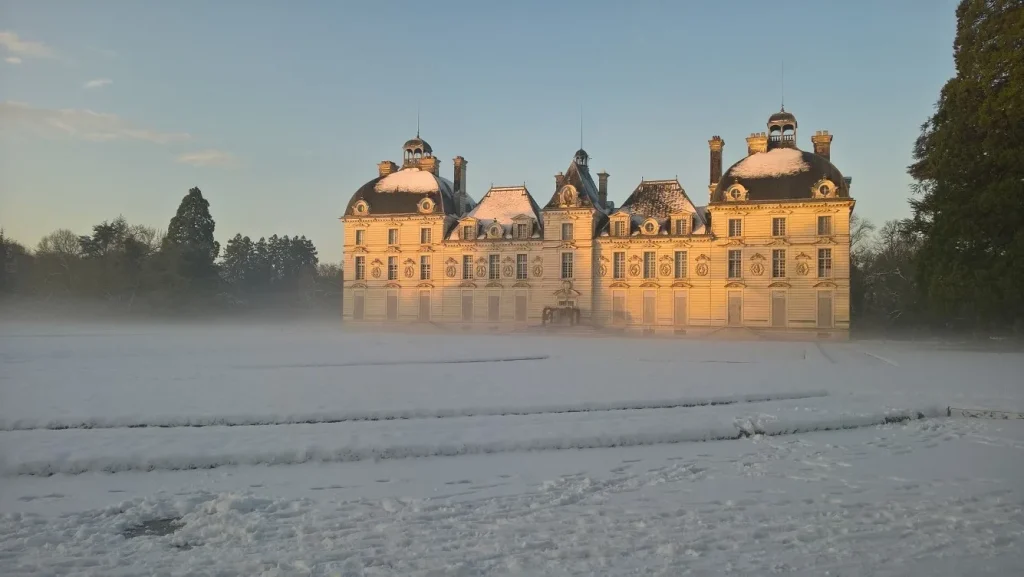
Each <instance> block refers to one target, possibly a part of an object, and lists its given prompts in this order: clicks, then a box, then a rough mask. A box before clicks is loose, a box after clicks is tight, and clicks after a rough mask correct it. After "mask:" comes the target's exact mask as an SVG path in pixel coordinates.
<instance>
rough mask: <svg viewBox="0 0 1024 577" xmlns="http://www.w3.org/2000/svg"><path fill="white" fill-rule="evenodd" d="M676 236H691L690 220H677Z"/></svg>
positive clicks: (684, 218) (685, 218)
mask: <svg viewBox="0 0 1024 577" xmlns="http://www.w3.org/2000/svg"><path fill="white" fill-rule="evenodd" d="M676 234H677V235H679V236H682V235H685V234H690V219H689V218H687V217H683V218H678V219H676Z"/></svg>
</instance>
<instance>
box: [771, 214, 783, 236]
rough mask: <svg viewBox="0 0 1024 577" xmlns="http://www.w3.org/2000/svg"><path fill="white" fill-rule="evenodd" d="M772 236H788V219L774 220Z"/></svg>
mask: <svg viewBox="0 0 1024 577" xmlns="http://www.w3.org/2000/svg"><path fill="white" fill-rule="evenodd" d="M772 236H786V219H785V218H784V217H781V216H777V217H775V218H773V219H772Z"/></svg>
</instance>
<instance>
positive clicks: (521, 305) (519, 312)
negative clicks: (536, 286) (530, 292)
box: [516, 294, 526, 322]
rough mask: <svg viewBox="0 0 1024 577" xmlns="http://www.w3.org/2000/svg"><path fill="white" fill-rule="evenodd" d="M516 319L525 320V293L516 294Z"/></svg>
mask: <svg viewBox="0 0 1024 577" xmlns="http://www.w3.org/2000/svg"><path fill="white" fill-rule="evenodd" d="M516 321H518V322H525V321H526V295H518V294H517V295H516Z"/></svg>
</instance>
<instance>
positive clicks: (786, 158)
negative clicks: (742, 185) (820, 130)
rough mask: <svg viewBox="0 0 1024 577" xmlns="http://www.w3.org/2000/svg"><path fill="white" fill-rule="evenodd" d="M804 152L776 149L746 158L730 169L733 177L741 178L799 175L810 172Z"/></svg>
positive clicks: (792, 149) (793, 149)
mask: <svg viewBox="0 0 1024 577" xmlns="http://www.w3.org/2000/svg"><path fill="white" fill-rule="evenodd" d="M810 169H811V167H810V165H809V164H807V162H805V161H804V156H803V152H801V151H800V150H798V149H795V148H774V149H772V150H769V151H768V152H758V153H755V154H751V155H750V156H748V157H746V158H744V159H743V160H741V161H740V162H739V163H737V164H736V166H733V167H732V168H731V169H730V171H729V172H730V174H731V175H732V176H738V177H740V178H773V177H777V176H787V175H790V174H799V173H801V172H806V171H808V170H810Z"/></svg>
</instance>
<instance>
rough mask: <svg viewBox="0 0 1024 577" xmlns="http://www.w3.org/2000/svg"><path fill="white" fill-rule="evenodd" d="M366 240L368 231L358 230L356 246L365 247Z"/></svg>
mask: <svg viewBox="0 0 1024 577" xmlns="http://www.w3.org/2000/svg"><path fill="white" fill-rule="evenodd" d="M365 240H366V231H365V230H363V229H361V228H360V229H357V230H356V246H363V242H364V241H365Z"/></svg>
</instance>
